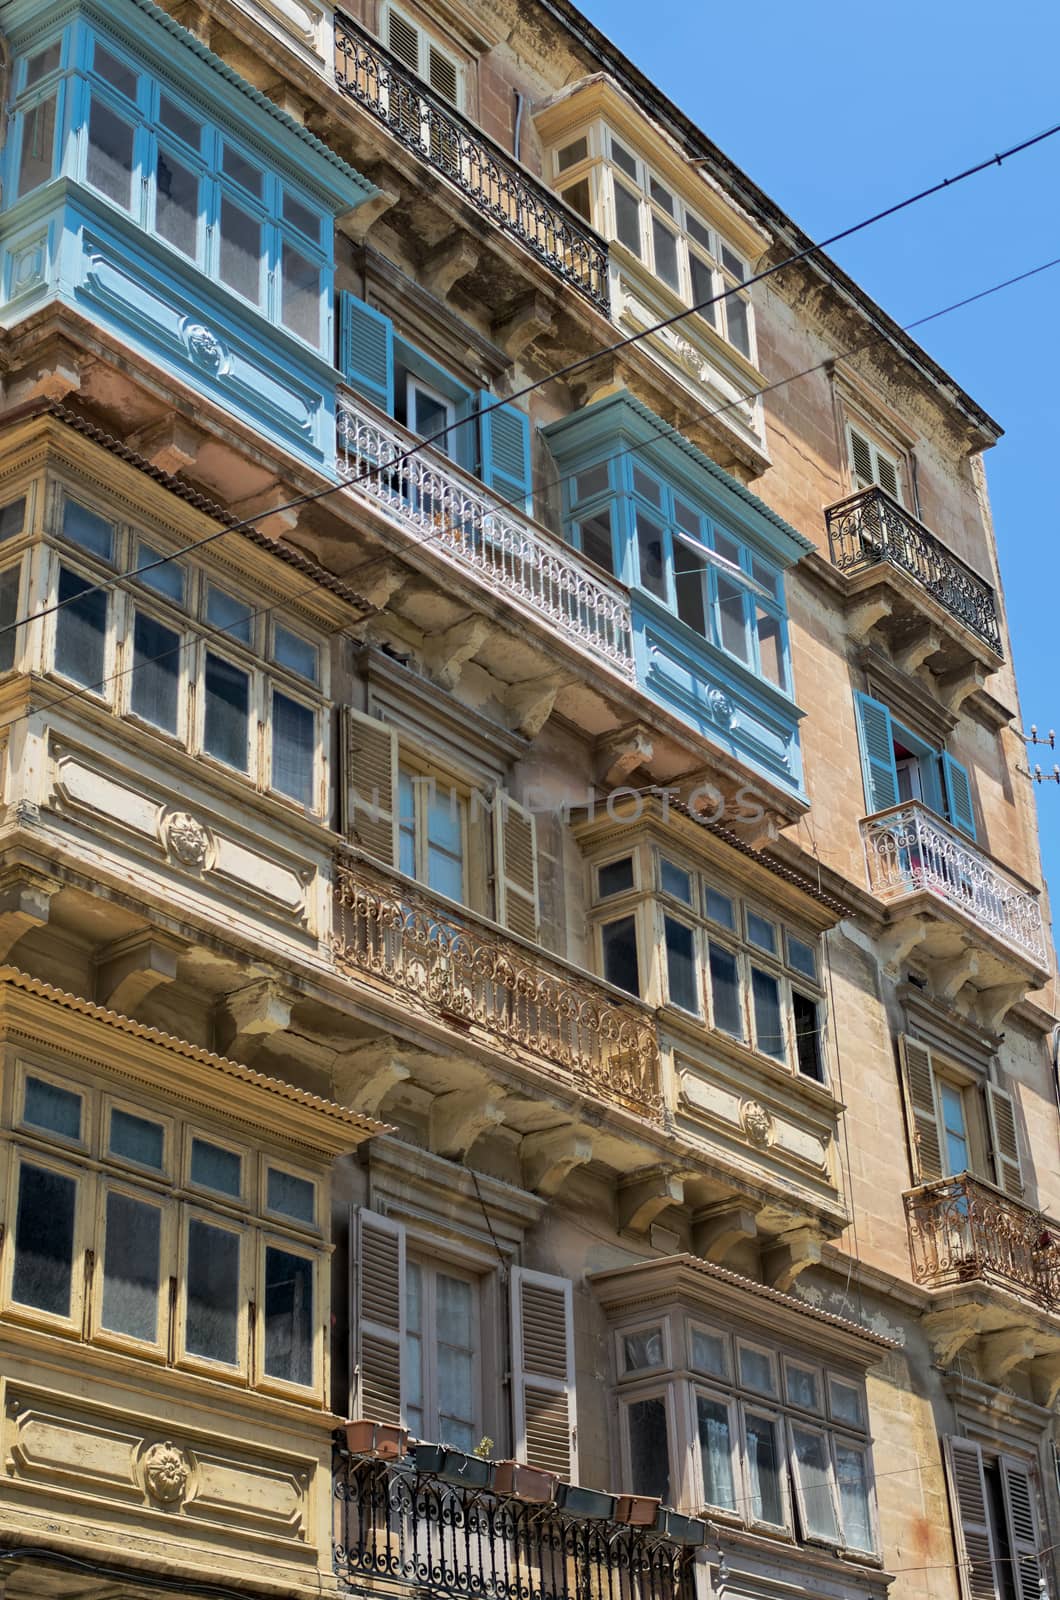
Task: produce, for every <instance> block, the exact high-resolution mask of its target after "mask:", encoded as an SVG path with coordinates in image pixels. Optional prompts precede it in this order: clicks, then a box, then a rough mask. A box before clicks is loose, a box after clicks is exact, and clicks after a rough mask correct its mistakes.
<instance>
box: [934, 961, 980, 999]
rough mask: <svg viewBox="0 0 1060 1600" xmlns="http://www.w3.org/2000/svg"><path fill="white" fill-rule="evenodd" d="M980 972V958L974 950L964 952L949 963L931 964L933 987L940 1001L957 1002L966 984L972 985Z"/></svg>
mask: <svg viewBox="0 0 1060 1600" xmlns="http://www.w3.org/2000/svg"><path fill="white" fill-rule="evenodd" d="M978 971H979V956H978V954H977V952H976V951H974V950H970V949H968V950H962V951H961V953H960V954H959V955H956V956H951V957H950V959H949V960H948V961H933V962H932V963H931V987H932V989H933V990H934V991H935V993H936V994H937V995H938V997H939V999H940V1000H955V999H956V998H957V996H958V995H959V994H960V992H961V990H962V989H963V988H964V986H965V984H966V983H971V981H972V979H973V978H974V977H975V975H976V973H977V972H978Z"/></svg>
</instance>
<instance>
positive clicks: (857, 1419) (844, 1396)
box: [828, 1378, 865, 1428]
mask: <svg viewBox="0 0 1060 1600" xmlns="http://www.w3.org/2000/svg"><path fill="white" fill-rule="evenodd" d="M828 1404H829V1407H830V1409H831V1412H832V1415H833V1417H834V1418H835V1419H836V1421H837V1422H848V1423H849V1424H850V1425H851V1427H854V1428H862V1427H864V1425H865V1420H864V1413H863V1411H862V1407H861V1391H860V1390H859V1389H857V1388H855V1386H854V1384H852V1383H844V1382H843V1380H842V1379H841V1378H831V1379H830V1380H829V1383H828Z"/></svg>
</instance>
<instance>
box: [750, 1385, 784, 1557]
mask: <svg viewBox="0 0 1060 1600" xmlns="http://www.w3.org/2000/svg"><path fill="white" fill-rule="evenodd" d="M744 1434H745V1437H746V1440H747V1477H748V1486H749V1488H750V1491H751V1516H752V1518H753V1519H754V1521H755V1522H766V1523H768V1524H769V1525H770V1526H771V1527H774V1528H782V1527H783V1526H784V1502H783V1499H782V1498H781V1492H780V1471H779V1465H780V1462H779V1451H778V1449H777V1435H776V1427H775V1425H774V1424H773V1422H772V1421H771V1420H770V1418H769V1417H758V1416H755V1415H754V1413H753V1412H748V1413H747V1415H746V1417H745V1420H744Z"/></svg>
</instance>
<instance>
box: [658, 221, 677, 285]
mask: <svg viewBox="0 0 1060 1600" xmlns="http://www.w3.org/2000/svg"><path fill="white" fill-rule="evenodd" d="M651 236H652V243H653V245H654V247H655V275H656V277H658V278H661V279H662V281H663V282H664V283H668V284H669V285H670V288H671V289H676V288H677V287H678V285H679V283H680V279H679V277H678V271H677V235H676V234H675V233H673V232H672V231H671V230H670V229H669V228H667V227H664V226H663V224H662V223H661V222H660V221H659V219H658V217H655V216H653V217H652V219H651Z"/></svg>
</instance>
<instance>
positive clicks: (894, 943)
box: [878, 916, 931, 978]
mask: <svg viewBox="0 0 1060 1600" xmlns="http://www.w3.org/2000/svg"><path fill="white" fill-rule="evenodd" d="M930 926H931V920H930V918H929V917H925V916H915V917H902V918H901V919H900V920H899V921H897V922H892V923H891V924H890V926H889V927H887V928H886V929H885V930H884V933H883V936H882V938H881V939H880V942H879V946H878V948H879V952H880V964H881V966H882V967H883V970H884V972H886V974H887V976H888V977H890V978H896V977H899V976H900V975H901V968H902V963H903V962H904V961H906V960H907V959H908V958H909V956H910V955H911V954H912V953H913V951H914V950H915V949H916V947H917V945H918V944H920V942H921V940H923V939H925V938H926V937H927V934H928V931H929V929H930Z"/></svg>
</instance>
